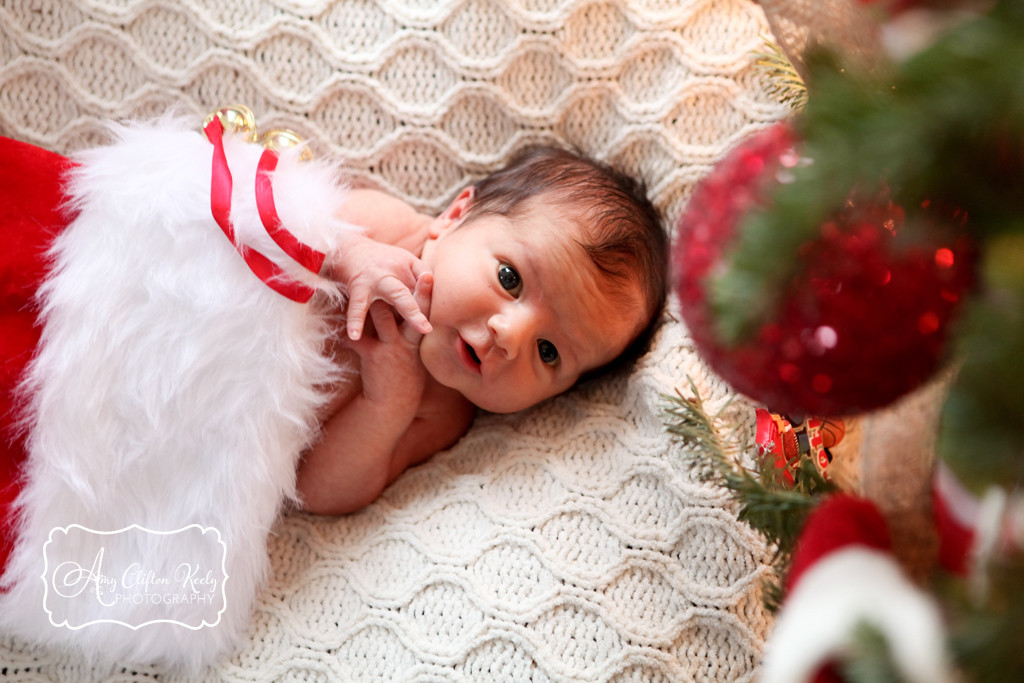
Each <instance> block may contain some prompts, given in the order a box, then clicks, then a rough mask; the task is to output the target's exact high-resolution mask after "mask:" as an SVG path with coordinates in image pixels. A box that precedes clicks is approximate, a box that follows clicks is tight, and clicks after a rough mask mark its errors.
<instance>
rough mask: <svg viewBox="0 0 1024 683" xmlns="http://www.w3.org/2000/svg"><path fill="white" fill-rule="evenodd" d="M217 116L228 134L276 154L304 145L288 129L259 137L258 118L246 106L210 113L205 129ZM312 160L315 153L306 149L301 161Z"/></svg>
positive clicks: (226, 108)
mask: <svg viewBox="0 0 1024 683" xmlns="http://www.w3.org/2000/svg"><path fill="white" fill-rule="evenodd" d="M215 116H216V117H218V118H220V123H221V125H222V126H224V132H225V133H226V134H228V135H241V136H243V138H244V139H245V141H246V142H259V143H260V144H261V145H263V146H264V147H265V148H267V149H269V150H273V151H275V152H281V151H283V150H286V149H290V148H292V147H297V146H299V145H301V144H302V138H301V137H300V136H299V134H298V133H296V132H295V131H292V130H288V129H287V128H275V129H273V130H268V131H267V132H265V133H264V134H263V135H262V136H261V135H259V134H258V133H257V130H256V116H255V115H254V114H253V113H252V110H251V109H249V107H247V106H245V105H244V104H232V105H229V106H227V107H221V108H220V109H218V110H216V111H214V112H212V113H210V115H209V116H207V117H206V120H204V121H203V128H206V126H207V124H209V123H210V121H212V120H213V117H215ZM312 158H313V152H312V151H311V150H310V149H309V147H306V148H304V149H303V150H302V152H300V154H299V159H300V160H301V161H309V160H310V159H312Z"/></svg>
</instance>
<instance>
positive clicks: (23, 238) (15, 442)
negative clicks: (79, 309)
mask: <svg viewBox="0 0 1024 683" xmlns="http://www.w3.org/2000/svg"><path fill="white" fill-rule="evenodd" d="M70 167H71V162H70V161H69V160H67V159H66V158H64V157H62V156H60V155H58V154H54V153H53V152H49V151H47V150H44V149H40V148H39V147H35V146H33V145H29V144H26V143H23V142H18V141H17V140H11V139H9V138H5V137H2V136H0V570H2V569H3V567H4V566H5V565H6V563H7V557H8V555H9V554H10V551H11V549H12V548H11V544H12V538H11V527H10V524H11V522H12V515H11V514H10V506H11V503H12V502H13V500H14V498H15V497H16V496H17V494H18V491H19V484H18V469H19V467H20V465H21V463H22V461H23V460H24V459H25V457H26V456H25V447H24V440H23V439H22V438H21V437H20V435H19V434H18V433H17V432H16V431H15V429H14V427H15V422H16V419H17V414H18V406H17V401H16V396H15V389H16V388H17V384H18V381H19V379H20V378H21V375H22V372H23V371H24V369H25V366H26V365H27V364H28V361H29V360H30V359H31V358H32V354H33V351H34V349H35V346H36V344H37V342H38V341H39V333H40V329H39V325H38V324H37V310H36V308H35V306H34V302H33V297H34V295H35V292H36V289H37V287H38V286H39V284H40V282H42V280H43V277H44V276H45V273H46V270H47V257H46V253H47V250H48V249H49V246H50V243H51V242H52V240H53V238H54V236H55V235H57V234H59V233H60V231H61V230H63V229H64V227H65V226H66V225H67V224H68V222H69V216H68V215H67V212H66V211H65V209H64V206H63V205H64V200H65V195H64V191H63V180H64V177H65V175H66V173H67V171H68V169H69V168H70Z"/></svg>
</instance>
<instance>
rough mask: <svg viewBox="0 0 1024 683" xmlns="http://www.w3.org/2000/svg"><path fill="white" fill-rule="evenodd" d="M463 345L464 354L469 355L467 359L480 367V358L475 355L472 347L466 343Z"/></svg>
mask: <svg viewBox="0 0 1024 683" xmlns="http://www.w3.org/2000/svg"><path fill="white" fill-rule="evenodd" d="M463 343H465V344H466V353H468V354H469V357H470V358H471V359H472V360H473V362H474V363H476V364H477V365H480V356H478V355H476V351H475V350H474V349H473V347H472V346H470V345H469V343H468V342H463Z"/></svg>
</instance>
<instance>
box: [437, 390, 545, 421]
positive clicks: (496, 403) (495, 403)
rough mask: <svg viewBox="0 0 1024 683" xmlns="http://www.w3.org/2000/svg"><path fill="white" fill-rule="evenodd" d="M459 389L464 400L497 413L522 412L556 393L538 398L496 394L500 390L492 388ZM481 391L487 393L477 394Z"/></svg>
mask: <svg viewBox="0 0 1024 683" xmlns="http://www.w3.org/2000/svg"><path fill="white" fill-rule="evenodd" d="M474 388H476V387H474ZM455 389H456V390H459V389H458V387H455ZM459 391H460V393H461V394H462V395H463V396H464V397H465V398H466V400H468V401H469V402H470V403H472V404H473V405H475V406H476V407H477V408H480V409H481V410H485V411H487V412H489V413H498V414H501V415H508V414H511V413H519V412H522V411H524V410H526V409H527V408H532V407H534V406H536V405H539V404H541V403H543V402H544V401H547V400H548V399H549V398H552V397H554V396H556V395H557V394H550V395H546V396H541V397H539V398H522V397H519V396H514V395H504V396H502V395H497V394H499V393H500V392H497V391H495V390H494V389H488V390H487V391H486V392H474V391H472V390H468V391H461V390H459ZM483 393H486V394H487V395H485V396H481V395H478V394H483Z"/></svg>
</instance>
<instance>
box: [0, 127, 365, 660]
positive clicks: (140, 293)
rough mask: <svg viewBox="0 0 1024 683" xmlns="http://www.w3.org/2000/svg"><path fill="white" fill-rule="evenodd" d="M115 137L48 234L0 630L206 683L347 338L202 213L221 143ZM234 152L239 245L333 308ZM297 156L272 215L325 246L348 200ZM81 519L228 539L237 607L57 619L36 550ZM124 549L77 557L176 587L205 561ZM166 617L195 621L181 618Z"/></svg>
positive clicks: (173, 131)
mask: <svg viewBox="0 0 1024 683" xmlns="http://www.w3.org/2000/svg"><path fill="white" fill-rule="evenodd" d="M114 133H115V135H116V137H117V140H116V142H115V143H114V144H112V145H111V146H109V147H103V148H99V149H95V150H91V151H89V152H87V153H85V154H83V155H82V156H81V157H80V158H79V159H78V161H79V162H80V163H81V166H80V167H79V168H78V170H77V171H76V172H75V174H74V177H73V179H72V183H71V188H70V190H71V196H72V198H73V204H74V206H75V208H76V209H77V210H79V211H80V213H79V215H78V217H77V219H76V220H75V221H74V222H73V223H72V224H71V225H70V226H69V227H68V228H67V229H66V231H65V232H64V233H62V234H61V235H60V236H59V237H58V238H57V239H56V241H55V245H54V248H53V256H54V258H55V263H56V270H55V272H54V275H53V276H52V277H51V278H50V280H49V281H48V282H47V283H46V284H45V286H44V287H43V288H42V295H41V296H42V302H43V304H44V320H45V326H44V329H43V334H42V341H41V342H40V347H39V350H38V354H37V357H36V359H35V360H34V362H33V364H32V366H31V368H30V371H29V374H28V376H27V381H26V384H25V387H26V389H27V391H28V392H29V394H30V397H31V398H30V405H29V413H30V420H29V427H30V430H31V431H30V441H29V447H30V450H29V459H28V463H27V469H26V471H25V477H26V483H25V486H24V489H23V491H22V494H21V496H20V497H19V499H18V505H19V507H20V510H21V519H20V523H19V535H18V539H17V543H16V547H15V551H14V553H13V555H12V557H11V559H10V561H9V563H8V567H7V570H6V573H5V574H4V576H3V583H4V585H5V586H6V587H7V588H8V589H9V592H8V593H7V594H5V595H0V626H2V627H3V628H5V629H7V630H11V631H13V632H15V633H16V634H18V635H19V636H21V637H23V638H27V639H30V640H33V641H38V642H42V643H47V644H50V645H57V646H70V647H73V648H75V649H77V650H79V651H80V652H82V653H83V654H84V655H85V656H86V657H87V658H89V659H93V660H98V661H111V662H120V661H138V662H155V663H161V664H169V665H172V666H178V667H182V668H184V669H187V670H192V671H195V670H197V669H198V668H200V667H202V666H204V665H206V664H209V663H211V662H212V661H213V660H215V659H216V658H218V657H220V656H222V655H223V654H224V653H226V652H229V651H231V650H233V649H234V648H235V647H237V646H238V645H239V644H240V643H241V641H242V639H243V637H244V634H245V632H246V629H247V627H248V624H249V620H250V613H251V610H252V606H253V604H254V598H255V597H256V594H257V591H258V590H259V588H260V586H261V585H262V583H263V580H264V578H265V575H266V573H267V571H268V566H269V564H268V558H267V554H266V536H267V533H268V532H269V530H270V527H271V525H272V524H273V522H274V521H275V519H276V518H277V515H278V513H279V510H280V508H281V505H282V503H283V502H284V501H285V500H288V499H294V497H295V466H296V462H297V458H298V456H299V454H300V452H301V450H302V449H303V448H304V447H305V446H306V445H307V444H308V443H309V442H310V440H311V439H312V438H313V437H314V436H315V430H316V429H317V425H316V422H315V412H316V410H317V409H318V408H319V407H320V406H321V405H322V403H323V401H324V396H323V393H322V390H321V389H320V388H319V387H322V386H323V384H324V383H325V382H326V381H327V380H336V379H337V378H338V376H339V372H340V370H339V368H337V367H336V366H335V365H334V363H333V362H332V361H331V360H329V359H328V358H326V357H325V356H324V355H323V350H324V342H325V340H326V337H327V336H328V335H329V334H332V329H337V328H336V326H332V325H331V324H330V323H331V321H329V320H328V319H327V318H326V316H325V315H324V313H323V311H325V310H327V309H326V307H324V306H319V305H318V303H317V301H318V300H314V302H311V303H310V304H308V305H300V304H296V303H294V302H291V301H289V300H287V299H285V298H284V297H282V296H280V295H278V294H276V293H274V292H273V291H271V290H270V289H269V288H268V287H267V286H266V285H264V284H263V283H262V282H260V281H259V280H258V279H257V278H256V277H255V276H254V275H253V274H252V273H251V272H250V271H249V269H248V268H247V267H246V265H245V264H244V262H243V261H242V259H241V258H240V257H239V255H238V254H237V253H236V251H235V249H234V248H233V247H232V246H231V245H230V244H229V243H228V241H227V239H226V238H225V236H224V234H223V233H222V232H221V231H220V229H219V228H218V227H217V225H216V223H215V222H214V221H213V218H212V216H211V213H210V198H209V187H210V166H211V161H210V160H211V154H212V146H211V145H210V144H209V143H208V142H207V140H206V139H205V137H203V136H202V135H201V133H199V132H198V131H197V130H196V127H195V126H193V125H191V124H189V125H187V126H186V125H182V124H181V123H180V122H175V121H171V120H166V119H165V120H162V121H160V122H158V123H157V124H155V125H134V126H127V127H116V128H115V129H114ZM226 148H227V153H228V159H229V164H230V166H231V170H232V173H233V175H234V181H235V182H234V199H233V207H232V208H233V213H232V216H233V223H234V224H235V229H236V232H237V234H238V238H239V239H240V241H244V242H247V243H250V244H254V245H255V246H257V247H258V248H259V249H260V250H261V251H263V253H265V254H267V255H268V256H270V257H271V258H274V259H276V260H278V262H279V263H281V264H282V266H284V267H285V268H286V269H287V270H288V272H290V273H294V274H295V276H296V277H301V278H303V279H304V280H305V281H307V282H309V283H310V284H313V285H314V286H316V287H317V288H319V289H320V290H322V291H324V292H326V294H327V296H329V297H336V296H337V291H336V290H334V288H333V285H331V283H329V282H327V281H325V280H321V279H320V278H318V277H316V276H312V275H310V274H308V273H305V272H304V271H303V270H302V269H301V268H300V267H298V266H297V265H295V264H293V263H291V262H290V260H289V259H287V257H285V256H284V255H283V254H281V253H280V252H279V251H277V249H276V247H275V246H274V245H273V243H272V241H271V240H270V239H269V238H267V237H266V235H265V231H264V230H263V228H262V226H261V224H260V223H259V221H258V218H256V215H257V214H256V208H255V200H254V197H253V189H252V188H253V177H254V173H255V166H256V163H257V160H258V158H259V154H260V148H259V147H256V146H254V145H248V144H243V143H241V142H240V141H238V140H230V141H229V142H228V144H227V145H226ZM294 157H295V155H285V156H284V157H283V158H282V160H281V163H280V165H279V169H278V171H277V172H276V174H275V177H274V185H275V197H276V200H277V204H278V210H279V214H280V215H281V217H282V220H283V221H284V223H285V225H286V226H287V227H288V228H289V229H291V230H292V231H293V232H294V233H295V234H296V236H297V237H299V238H300V239H301V240H303V241H306V242H307V243H309V244H310V245H311V246H313V247H314V248H318V249H321V250H327V249H332V248H333V242H332V235H334V234H337V230H339V229H344V228H339V226H338V225H337V223H336V221H335V219H334V216H335V215H336V214H337V209H338V207H339V205H340V203H341V202H342V201H343V200H344V195H345V193H344V191H343V190H342V189H340V188H339V186H338V185H337V183H336V182H335V173H334V172H333V171H332V170H331V169H330V168H328V167H326V166H323V165H316V164H309V165H305V164H304V165H299V164H298V163H297V161H296V159H295V158H294ZM71 524H78V525H82V526H85V527H88V528H90V529H95V530H105V531H114V530H119V529H123V528H125V527H128V526H130V525H133V524H137V525H140V526H142V527H145V528H147V529H153V530H158V531H173V530H176V529H179V528H182V527H185V526H187V525H190V524H198V525H201V526H203V527H213V528H215V529H217V530H218V531H219V533H220V535H221V537H222V539H223V541H224V544H225V547H226V549H227V559H226V569H227V574H228V576H229V580H228V581H227V582H226V584H225V590H226V605H227V610H226V611H225V613H224V614H223V615H222V616H221V619H220V621H219V623H218V624H217V626H213V627H203V628H199V629H198V630H190V629H187V628H184V627H182V626H178V625H174V624H155V625H150V626H145V627H142V628H138V629H135V630H130V629H127V628H125V627H124V626H118V625H114V624H105V623H104V624H96V625H92V626H87V627H84V628H80V629H75V630H72V629H69V628H66V627H59V626H54V625H52V624H51V623H50V620H49V618H48V616H47V614H46V612H45V611H44V609H43V605H44V593H43V585H42V583H43V582H41V581H40V576H42V575H43V570H44V566H43V548H44V544H45V543H46V541H47V540H48V538H49V534H50V532H51V530H52V529H54V528H56V527H65V526H67V525H71ZM131 538H137V537H134V536H130V535H128V534H124V535H121V536H109V537H99V536H87V537H86V538H85V540H82V541H81V545H78V546H75V547H72V548H70V549H69V551H68V555H69V559H75V560H78V561H81V559H82V558H86V559H88V558H92V557H93V556H94V555H95V553H96V551H97V550H98V549H99V547H104V548H105V563H106V564H105V565H104V567H103V573H104V574H105V575H107V576H115V577H117V576H121V573H122V572H123V571H124V570H125V569H126V567H125V566H121V565H118V563H119V562H123V563H127V562H128V561H129V558H138V557H139V556H140V555H141V556H142V557H143V558H144V559H145V561H146V562H147V563H148V566H149V568H152V569H153V570H155V573H156V574H157V575H163V576H166V575H169V573H173V568H174V566H175V564H176V563H178V562H180V561H181V560H182V557H181V556H180V554H179V553H196V554H201V553H202V552H203V551H204V550H205V547H203V548H200V547H196V546H197V544H198V545H201V544H202V542H198V541H197V542H195V543H193V545H192V546H191V547H189V546H186V547H185V548H177V549H176V550H175V551H174V553H175V554H179V555H178V556H177V557H172V556H169V554H168V553H167V552H163V551H162V550H161V546H159V545H153V544H152V543H150V542H139V541H137V540H135V541H133V540H130V539H131ZM153 543H155V541H154V542H153ZM162 552H163V554H161V553H162ZM50 562H51V566H52V563H53V562H54V558H52V557H51V558H50ZM80 604H84V603H80ZM76 609H79V611H80V612H81V610H85V611H84V612H81V613H76V614H75V621H76V622H77V623H85V622H88V621H91V620H92V619H93V618H97V619H110V618H118V619H121V620H123V621H124V622H125V623H131V624H141V623H144V622H145V621H148V620H150V619H155V618H161V617H166V616H167V614H166V611H165V609H166V608H162V607H160V606H159V605H157V606H151V605H143V606H137V605H126V606H124V607H123V608H122V609H120V610H113V611H112V610H111V609H109V608H102V609H100V607H96V608H95V613H89V609H92V608H82V607H79V608H76ZM197 609H199V610H205V609H208V608H206V607H198V608H197ZM174 610H175V612H174V616H175V617H181V618H183V619H185V618H187V617H188V616H189V608H187V607H185V606H177V607H175V608H174ZM177 610H180V611H177ZM193 616H194V615H193Z"/></svg>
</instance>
